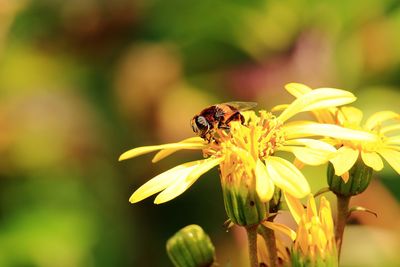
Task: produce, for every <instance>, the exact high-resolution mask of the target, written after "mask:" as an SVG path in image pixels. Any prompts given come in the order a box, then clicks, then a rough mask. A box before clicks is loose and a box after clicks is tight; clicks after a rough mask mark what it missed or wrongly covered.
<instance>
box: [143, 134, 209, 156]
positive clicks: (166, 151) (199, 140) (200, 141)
mask: <svg viewBox="0 0 400 267" xmlns="http://www.w3.org/2000/svg"><path fill="white" fill-rule="evenodd" d="M179 143H186V144H203V146H205V142H204V140H203V139H202V138H201V137H198V136H196V137H190V138H187V139H185V140H182V141H180V142H179ZM180 149H182V148H169V149H162V150H161V151H159V152H157V154H156V155H155V156H154V157H153V159H152V160H151V162H153V163H155V162H158V161H160V160H162V159H164V158H166V157H168V156H169V155H171V154H173V153H175V152H176V151H178V150H180Z"/></svg>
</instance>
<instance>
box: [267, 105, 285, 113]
mask: <svg viewBox="0 0 400 267" xmlns="http://www.w3.org/2000/svg"><path fill="white" fill-rule="evenodd" d="M288 106H289V104H282V105H277V106H275V107H273V108H272V109H271V111H272V112H277V111H282V110H285V109H287V107H288Z"/></svg>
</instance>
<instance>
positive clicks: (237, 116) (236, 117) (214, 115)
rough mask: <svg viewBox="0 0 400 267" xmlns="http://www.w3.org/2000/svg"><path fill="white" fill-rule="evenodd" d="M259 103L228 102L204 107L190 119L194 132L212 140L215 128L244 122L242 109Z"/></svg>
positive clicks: (223, 127) (224, 127) (226, 127)
mask: <svg viewBox="0 0 400 267" xmlns="http://www.w3.org/2000/svg"><path fill="white" fill-rule="evenodd" d="M256 105H257V103H255V102H227V103H222V104H216V105H212V106H209V107H207V108H205V109H203V110H202V111H201V112H200V113H199V114H197V115H195V116H194V117H193V119H192V120H191V121H190V124H191V126H192V129H193V132H195V133H196V134H197V135H198V136H200V137H201V138H203V139H205V140H207V141H210V140H211V138H212V134H213V132H214V130H215V129H226V130H229V129H230V127H229V123H230V122H232V121H240V122H241V123H242V124H243V123H244V117H243V115H242V114H241V113H240V112H241V111H245V110H249V109H252V108H254V107H255V106H256Z"/></svg>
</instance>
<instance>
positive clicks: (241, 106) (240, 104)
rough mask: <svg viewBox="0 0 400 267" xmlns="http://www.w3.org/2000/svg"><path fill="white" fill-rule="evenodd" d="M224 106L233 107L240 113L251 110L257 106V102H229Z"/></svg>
mask: <svg viewBox="0 0 400 267" xmlns="http://www.w3.org/2000/svg"><path fill="white" fill-rule="evenodd" d="M224 104H225V105H229V106H232V107H234V108H236V109H238V110H240V111H245V110H249V109H252V108H254V107H255V106H257V103H256V102H240V101H233V102H227V103H224Z"/></svg>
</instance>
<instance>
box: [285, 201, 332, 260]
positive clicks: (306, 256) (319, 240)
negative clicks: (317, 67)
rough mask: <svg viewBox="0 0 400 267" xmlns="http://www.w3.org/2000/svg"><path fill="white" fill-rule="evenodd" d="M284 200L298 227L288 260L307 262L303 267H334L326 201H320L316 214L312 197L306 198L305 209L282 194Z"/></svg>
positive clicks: (329, 215)
mask: <svg viewBox="0 0 400 267" xmlns="http://www.w3.org/2000/svg"><path fill="white" fill-rule="evenodd" d="M285 199H286V203H287V204H288V207H289V210H290V213H291V214H292V216H293V218H294V219H295V221H296V223H297V225H298V228H297V231H296V238H295V240H294V245H293V249H292V252H293V255H292V258H293V259H294V260H295V261H296V262H297V263H298V262H304V263H306V262H307V263H308V265H307V266H338V262H337V258H338V257H337V249H336V242H335V234H334V225H333V219H332V211H331V207H330V204H329V201H328V200H326V198H325V197H321V201H320V205H319V210H318V209H317V205H316V204H315V200H314V197H313V196H310V197H309V199H308V203H307V207H306V208H304V207H303V205H302V204H301V202H300V201H299V200H298V199H296V198H294V197H292V196H290V195H289V194H285ZM321 263H324V264H321Z"/></svg>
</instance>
